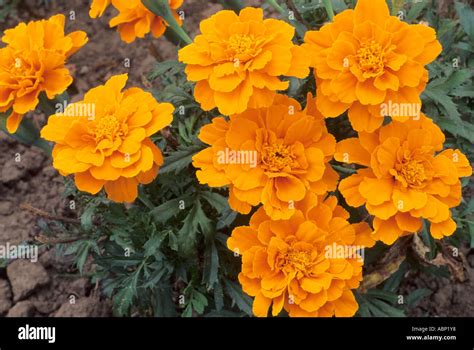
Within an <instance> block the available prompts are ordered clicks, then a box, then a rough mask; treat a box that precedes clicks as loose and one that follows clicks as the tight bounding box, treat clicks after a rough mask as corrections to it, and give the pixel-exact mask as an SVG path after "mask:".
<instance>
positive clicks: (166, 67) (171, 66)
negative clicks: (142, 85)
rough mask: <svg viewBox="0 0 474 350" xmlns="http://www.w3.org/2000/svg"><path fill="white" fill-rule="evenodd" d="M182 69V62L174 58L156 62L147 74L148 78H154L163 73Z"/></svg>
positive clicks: (171, 72)
mask: <svg viewBox="0 0 474 350" xmlns="http://www.w3.org/2000/svg"><path fill="white" fill-rule="evenodd" d="M183 71H184V64H182V63H181V62H179V61H176V60H167V61H162V62H157V63H156V64H155V67H154V68H153V70H152V71H151V72H150V74H149V75H148V79H149V80H155V79H156V78H159V77H161V76H163V75H165V74H177V73H180V72H183Z"/></svg>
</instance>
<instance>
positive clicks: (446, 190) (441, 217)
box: [335, 115, 472, 244]
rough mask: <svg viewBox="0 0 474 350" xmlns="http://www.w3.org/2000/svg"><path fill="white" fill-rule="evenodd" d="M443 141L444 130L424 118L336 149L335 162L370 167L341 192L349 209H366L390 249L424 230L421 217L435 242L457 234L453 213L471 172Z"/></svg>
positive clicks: (362, 134) (388, 127)
mask: <svg viewBox="0 0 474 350" xmlns="http://www.w3.org/2000/svg"><path fill="white" fill-rule="evenodd" d="M444 140H445V137H444V134H443V133H442V131H441V130H440V128H439V127H438V126H436V125H435V124H434V123H433V122H432V120H431V119H428V118H426V117H425V116H424V115H422V116H421V118H420V119H419V120H410V121H406V122H404V123H402V122H398V121H392V122H391V123H390V124H388V125H386V126H383V127H382V128H380V129H379V130H377V131H376V132H375V133H367V132H360V133H359V138H349V139H345V140H343V141H341V142H339V143H338V144H337V148H336V154H335V158H336V160H338V161H341V162H348V163H356V164H360V165H363V166H365V167H367V168H362V169H359V170H358V171H357V173H356V174H354V175H351V176H349V177H348V178H345V179H344V180H342V181H341V182H340V184H339V190H340V191H341V193H342V195H343V196H344V197H345V199H346V202H347V203H348V204H349V205H351V206H353V207H359V206H361V205H363V204H365V206H366V208H367V210H368V212H369V213H370V214H371V215H373V216H374V217H375V218H374V222H373V224H374V238H375V239H377V240H381V241H383V242H384V243H386V244H392V243H393V242H395V240H396V239H397V238H398V237H400V236H402V235H405V234H409V233H414V232H417V231H418V230H420V228H421V227H422V223H423V222H422V219H423V218H424V219H427V220H428V221H430V222H431V229H430V231H431V235H432V236H433V237H434V238H438V239H439V238H442V237H443V236H449V235H451V234H452V233H453V232H454V231H455V230H456V223H455V222H454V220H453V219H452V218H451V212H450V210H449V208H452V207H455V206H457V205H459V203H460V202H461V182H460V180H459V178H460V177H465V176H470V175H471V173H472V169H471V166H470V164H469V161H468V160H467V158H466V156H465V155H464V154H462V153H461V152H460V151H459V150H452V149H447V150H445V151H442V149H443V143H444ZM440 151H442V152H440ZM438 152H439V153H438Z"/></svg>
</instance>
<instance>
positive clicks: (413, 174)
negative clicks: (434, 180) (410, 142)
mask: <svg viewBox="0 0 474 350" xmlns="http://www.w3.org/2000/svg"><path fill="white" fill-rule="evenodd" d="M397 171H398V172H399V174H400V175H401V176H402V177H403V179H405V181H406V182H407V184H408V185H410V186H413V187H416V186H421V185H422V184H423V182H424V181H425V180H426V179H427V177H426V174H425V167H424V166H423V163H421V162H420V161H417V160H410V161H408V162H406V163H402V164H399V165H397Z"/></svg>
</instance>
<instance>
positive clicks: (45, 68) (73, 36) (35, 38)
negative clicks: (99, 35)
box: [0, 15, 87, 133]
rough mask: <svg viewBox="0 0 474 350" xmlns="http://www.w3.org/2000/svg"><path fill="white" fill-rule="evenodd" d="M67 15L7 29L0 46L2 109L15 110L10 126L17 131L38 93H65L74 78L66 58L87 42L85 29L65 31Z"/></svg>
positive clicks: (0, 108)
mask: <svg viewBox="0 0 474 350" xmlns="http://www.w3.org/2000/svg"><path fill="white" fill-rule="evenodd" d="M64 22H65V17H64V16H63V15H56V16H53V17H51V18H50V19H48V20H40V21H32V22H29V23H28V24H26V23H20V24H18V25H17V26H16V27H15V28H13V29H7V30H5V33H4V36H3V37H2V41H3V42H4V43H6V44H7V46H6V47H4V48H1V49H0V112H6V111H8V110H10V109H11V110H12V113H11V115H10V116H9V117H8V119H7V129H8V131H9V132H10V133H14V132H15V131H16V130H17V129H18V126H19V125H20V122H21V120H22V118H23V115H24V114H25V113H27V112H29V111H32V110H34V109H35V108H36V106H37V105H38V102H39V99H38V97H39V94H40V93H41V92H43V91H44V92H45V93H46V96H47V97H48V98H49V99H53V98H54V97H55V96H56V95H58V94H61V93H63V92H64V91H65V90H66V89H67V87H68V86H69V85H71V83H72V81H73V79H72V77H71V75H70V73H69V70H68V69H67V68H66V67H65V62H66V59H67V58H68V57H69V56H70V55H72V54H73V53H75V52H76V51H77V50H79V49H80V48H81V47H82V46H84V45H85V43H86V42H87V35H86V33H85V32H82V31H77V32H73V33H70V34H68V35H65V34H64Z"/></svg>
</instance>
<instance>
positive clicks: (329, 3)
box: [323, 0, 334, 21]
mask: <svg viewBox="0 0 474 350" xmlns="http://www.w3.org/2000/svg"><path fill="white" fill-rule="evenodd" d="M323 3H324V8H325V9H326V12H327V14H328V17H329V20H331V21H332V19H333V18H334V10H333V8H332V1H331V0H323Z"/></svg>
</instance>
